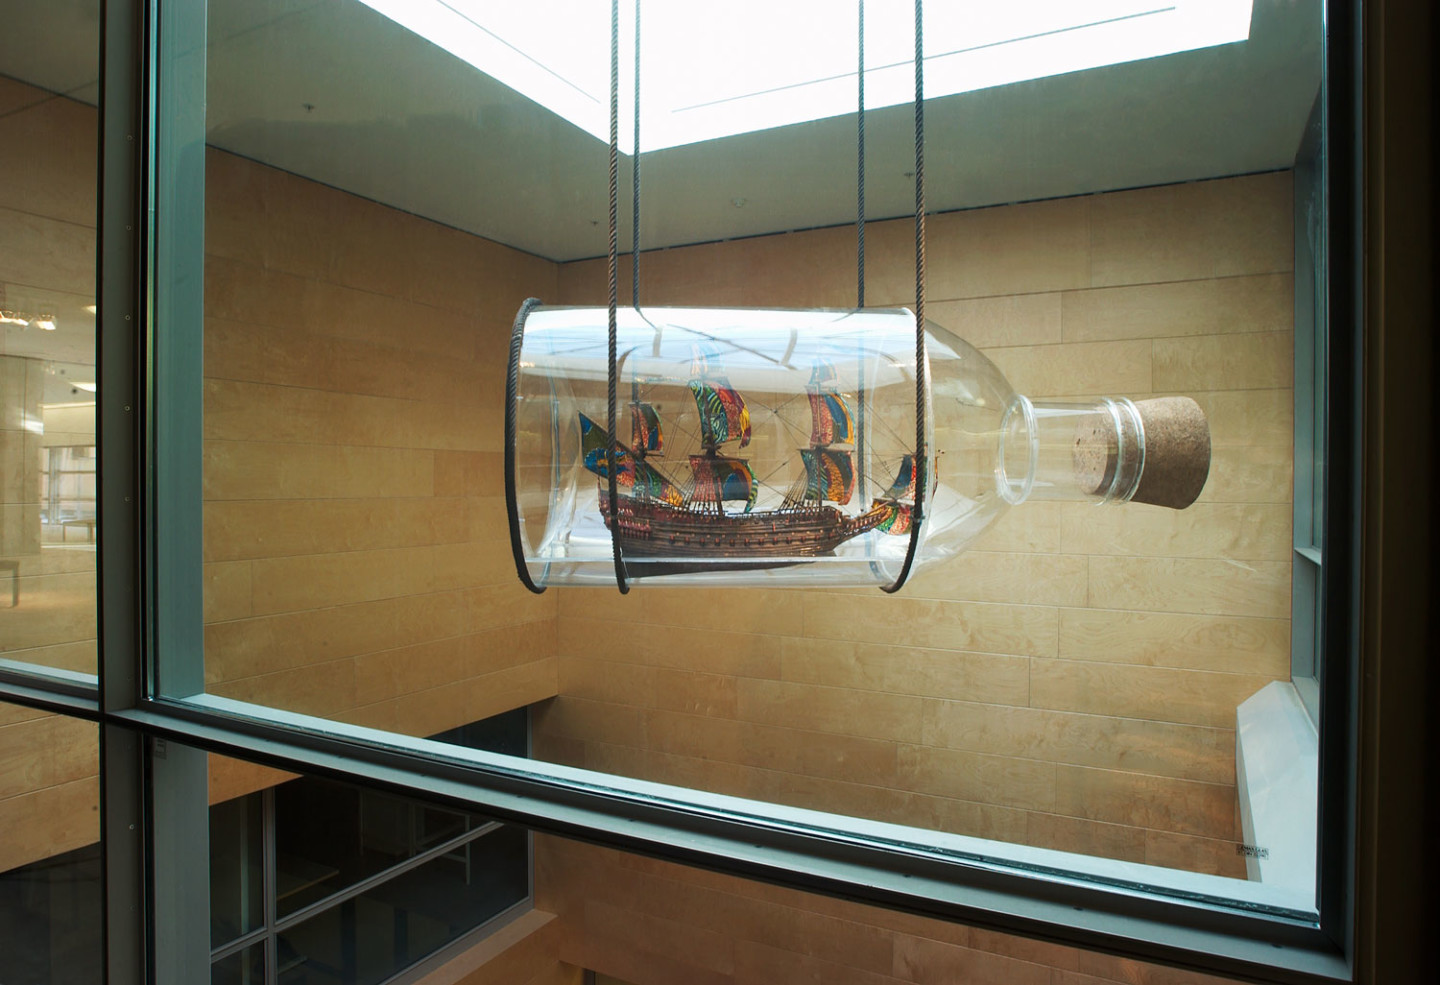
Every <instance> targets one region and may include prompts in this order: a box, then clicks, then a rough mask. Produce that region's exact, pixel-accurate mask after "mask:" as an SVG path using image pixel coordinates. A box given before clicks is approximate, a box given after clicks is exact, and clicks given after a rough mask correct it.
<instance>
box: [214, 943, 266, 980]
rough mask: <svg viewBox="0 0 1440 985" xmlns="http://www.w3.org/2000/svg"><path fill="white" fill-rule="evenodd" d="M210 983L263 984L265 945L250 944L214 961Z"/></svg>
mask: <svg viewBox="0 0 1440 985" xmlns="http://www.w3.org/2000/svg"><path fill="white" fill-rule="evenodd" d="M210 985H265V945H264V944H251V945H249V946H248V947H246V948H244V949H242V950H240V951H237V952H235V953H234V954H231V955H229V956H227V957H223V958H221V959H220V960H218V961H216V962H215V963H214V964H212V965H211V966H210Z"/></svg>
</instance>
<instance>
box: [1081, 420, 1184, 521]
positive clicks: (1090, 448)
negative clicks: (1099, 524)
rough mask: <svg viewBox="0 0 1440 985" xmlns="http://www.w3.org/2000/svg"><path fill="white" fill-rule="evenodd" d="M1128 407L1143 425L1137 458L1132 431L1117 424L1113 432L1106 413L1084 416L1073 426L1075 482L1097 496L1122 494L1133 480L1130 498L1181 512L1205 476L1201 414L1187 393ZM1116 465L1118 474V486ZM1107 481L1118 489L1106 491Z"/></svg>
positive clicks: (1136, 448)
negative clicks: (1137, 473)
mask: <svg viewBox="0 0 1440 985" xmlns="http://www.w3.org/2000/svg"><path fill="white" fill-rule="evenodd" d="M1134 406H1135V409H1136V411H1138V412H1139V415H1140V424H1141V426H1142V427H1143V428H1144V453H1143V457H1142V455H1141V453H1140V443H1139V441H1138V437H1139V436H1138V435H1131V434H1127V433H1126V428H1125V427H1124V426H1123V424H1122V427H1121V429H1120V430H1121V433H1120V434H1119V435H1118V436H1117V434H1116V424H1115V421H1114V420H1113V419H1112V418H1110V417H1109V416H1108V415H1102V414H1093V415H1087V416H1086V417H1084V418H1082V419H1081V420H1080V422H1079V424H1078V425H1077V426H1076V429H1075V445H1074V461H1075V481H1076V483H1077V484H1078V485H1079V486H1080V488H1081V490H1082V491H1083V492H1085V493H1086V494H1087V495H1092V496H1102V497H1108V496H1109V495H1123V488H1128V487H1129V486H1130V485H1132V484H1134V488H1135V492H1134V494H1133V495H1131V497H1130V499H1129V501H1130V502H1132V503H1150V504H1152V505H1154V506H1167V507H1169V508H1170V509H1172V510H1183V509H1185V507H1187V506H1189V505H1190V504H1191V503H1193V502H1195V500H1196V498H1197V497H1199V495H1200V491H1201V490H1202V489H1204V488H1205V480H1206V479H1207V478H1209V476H1210V425H1209V422H1208V421H1206V419H1205V412H1204V411H1203V410H1201V409H1200V405H1199V404H1197V403H1196V402H1195V401H1193V400H1191V399H1190V398H1189V397H1155V398H1153V399H1150V400H1138V401H1136V402H1135V405H1134ZM1122 449H1123V454H1122ZM1117 468H1118V469H1120V470H1121V471H1122V473H1123V474H1122V475H1121V476H1120V481H1119V483H1118V484H1117V483H1116V475H1115V472H1116V469H1117ZM1137 468H1138V470H1139V475H1138V476H1136V475H1135V471H1136V469H1137ZM1112 485H1118V486H1119V487H1122V488H1121V489H1117V490H1112V489H1111V486H1112Z"/></svg>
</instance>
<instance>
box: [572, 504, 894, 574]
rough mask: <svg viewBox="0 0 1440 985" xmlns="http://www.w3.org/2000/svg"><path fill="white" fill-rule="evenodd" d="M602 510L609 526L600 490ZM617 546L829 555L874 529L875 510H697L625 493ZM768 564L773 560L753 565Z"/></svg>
mask: <svg viewBox="0 0 1440 985" xmlns="http://www.w3.org/2000/svg"><path fill="white" fill-rule="evenodd" d="M600 513H601V515H602V516H603V517H604V518H605V526H606V527H612V517H611V515H610V498H609V497H608V496H607V495H605V494H604V492H603V491H602V492H601V495H600ZM616 513H617V514H618V517H619V535H620V537H619V539H620V547H621V550H622V551H623V552H624V553H625V554H626V555H628V556H632V557H637V558H733V559H736V560H737V562H738V563H739V564H746V563H748V562H758V561H761V559H768V558H776V559H780V558H784V559H794V558H811V557H821V556H824V555H826V554H830V553H831V552H833V551H834V550H835V548H836V547H838V546H839V545H840V544H843V543H844V542H845V541H847V540H849V539H851V538H852V537H857V536H859V535H860V534H863V533H865V532H866V531H867V530H871V529H873V528H874V527H875V526H876V525H877V524H878V523H879V522H880V520H881V519H882V517H881V516H880V515H878V514H875V513H874V512H873V511H872V512H871V513H864V514H861V515H860V516H847V515H846V514H844V513H841V512H840V511H839V510H837V509H835V508H834V507H832V506H805V507H794V508H789V509H779V510H763V511H757V512H752V513H716V512H701V511H699V510H696V509H693V508H691V509H686V508H684V507H675V506H671V505H669V504H667V503H663V502H660V501H658V500H642V499H632V498H630V497H625V498H622V499H620V500H619V501H618V502H617V504H616ZM755 566H756V567H771V566H773V564H755Z"/></svg>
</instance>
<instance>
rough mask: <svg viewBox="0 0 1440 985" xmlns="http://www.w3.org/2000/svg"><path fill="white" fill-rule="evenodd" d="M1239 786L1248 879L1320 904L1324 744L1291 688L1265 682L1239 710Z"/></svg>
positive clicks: (1237, 717) (1236, 736)
mask: <svg viewBox="0 0 1440 985" xmlns="http://www.w3.org/2000/svg"><path fill="white" fill-rule="evenodd" d="M1235 729H1236V731H1235V781H1236V784H1237V787H1238V791H1239V795H1240V828H1241V831H1242V833H1243V837H1244V839H1245V845H1246V847H1247V850H1248V851H1247V855H1246V858H1245V866H1246V870H1247V874H1248V875H1249V877H1250V879H1251V880H1252V881H1254V882H1259V883H1263V884H1265V885H1266V886H1270V887H1273V888H1275V889H1282V890H1285V891H1287V894H1294V895H1296V896H1299V897H1302V898H1306V899H1312V900H1313V899H1314V898H1315V865H1316V854H1315V846H1316V810H1317V807H1318V805H1319V768H1318V767H1319V761H1318V756H1319V740H1318V737H1317V735H1316V734H1315V726H1314V724H1313V723H1312V722H1311V721H1310V716H1309V715H1308V714H1307V713H1306V711H1305V707H1304V705H1302V704H1301V703H1300V696H1299V695H1298V694H1296V692H1295V687H1294V685H1292V684H1290V683H1289V682H1288V681H1275V682H1273V683H1270V684H1267V685H1266V686H1265V687H1263V688H1261V689H1260V690H1259V691H1257V692H1255V694H1253V695H1251V696H1250V698H1248V699H1247V700H1246V701H1245V702H1244V703H1243V704H1241V705H1240V707H1239V708H1237V709H1236V710H1235Z"/></svg>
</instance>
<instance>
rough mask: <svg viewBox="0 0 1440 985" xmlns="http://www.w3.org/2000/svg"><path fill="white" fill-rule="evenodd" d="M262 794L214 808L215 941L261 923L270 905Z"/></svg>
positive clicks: (226, 940) (212, 914)
mask: <svg viewBox="0 0 1440 985" xmlns="http://www.w3.org/2000/svg"><path fill="white" fill-rule="evenodd" d="M261 801H262V798H261V797H260V795H258V794H252V795H250V796H247V797H236V798H234V799H232V800H227V801H224V802H222V803H219V804H215V805H214V806H213V807H211V808H210V946H211V947H220V946H222V945H224V944H228V943H229V942H230V941H233V940H235V939H236V938H237V937H240V936H242V935H244V934H247V933H249V932H250V931H252V930H254V929H255V928H256V927H258V926H260V924H261V923H263V922H264V920H265V907H264V902H265V900H264V896H263V893H264V881H263V872H264V813H263V810H262V806H263V805H262V802H261Z"/></svg>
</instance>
